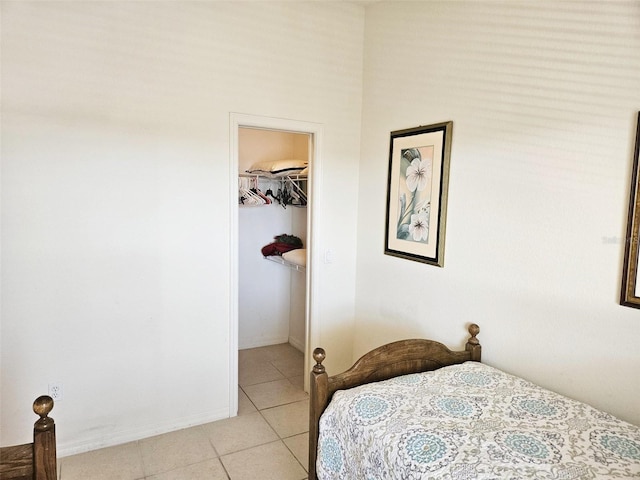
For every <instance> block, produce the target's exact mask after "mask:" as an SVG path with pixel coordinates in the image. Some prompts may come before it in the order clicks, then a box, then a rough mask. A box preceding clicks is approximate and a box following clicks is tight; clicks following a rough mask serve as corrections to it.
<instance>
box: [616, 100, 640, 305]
mask: <svg viewBox="0 0 640 480" xmlns="http://www.w3.org/2000/svg"><path fill="white" fill-rule="evenodd" d="M639 237H640V112H638V121H637V124H636V146H635V150H634V153H633V171H632V172H631V189H630V191H629V212H628V214H627V238H626V241H625V248H624V264H623V267H622V292H621V293H620V304H621V305H625V306H627V307H633V308H640V275H639V274H640V269H639V268H638V266H639V265H640V264H639V262H638V260H639V258H640V257H639V252H638V238H639Z"/></svg>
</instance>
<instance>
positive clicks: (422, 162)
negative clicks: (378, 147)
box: [396, 145, 434, 243]
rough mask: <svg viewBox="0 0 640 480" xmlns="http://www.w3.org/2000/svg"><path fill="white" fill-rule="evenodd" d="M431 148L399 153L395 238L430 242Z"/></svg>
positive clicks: (406, 150)
mask: <svg viewBox="0 0 640 480" xmlns="http://www.w3.org/2000/svg"><path fill="white" fill-rule="evenodd" d="M433 150H434V149H433V146H432V145H431V146H424V147H415V148H407V149H403V150H402V151H401V155H400V175H399V178H398V182H399V185H398V223H397V226H396V227H397V233H396V238H398V239H399V240H408V241H411V242H418V243H428V242H429V218H430V212H431V191H432V188H431V181H432V178H433Z"/></svg>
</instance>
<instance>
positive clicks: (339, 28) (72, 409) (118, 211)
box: [1, 1, 364, 456]
mask: <svg viewBox="0 0 640 480" xmlns="http://www.w3.org/2000/svg"><path fill="white" fill-rule="evenodd" d="M1 8H2V12H1V13H2V25H1V26H2V300H3V303H2V345H1V348H2V358H1V360H2V376H1V391H2V405H1V411H2V414H1V415H2V416H1V422H2V439H1V442H2V444H3V445H4V444H15V443H22V442H28V441H29V438H30V431H31V425H32V424H33V421H34V415H33V413H32V412H31V411H30V405H31V402H32V401H33V399H34V398H35V397H36V396H38V395H39V394H42V393H44V392H46V390H47V384H48V382H50V381H58V382H62V383H63V385H64V400H63V401H61V402H59V403H58V404H57V405H56V407H55V409H54V412H53V417H54V418H55V419H56V422H57V423H58V438H59V446H58V448H59V454H60V455H63V456H64V455H67V454H70V453H74V452H79V451H82V450H86V449H92V448H97V447H100V446H104V445H110V444H115V443H119V442H123V441H127V440H131V439H136V438H140V437H142V436H146V435H150V434H153V433H159V432H163V431H168V430H172V429H176V428H180V427H184V426H188V425H191V424H195V423H200V422H204V421H208V420H212V419H216V418H221V417H224V416H226V415H228V414H229V397H230V392H229V378H228V377H229V361H228V359H229V343H230V337H229V329H230V320H229V317H230V313H229V309H230V302H229V298H230V288H229V276H230V265H231V263H230V262H231V261H232V259H231V258H230V256H229V251H230V235H231V232H230V228H229V225H230V223H229V222H230V212H231V203H230V202H231V201H232V199H233V201H235V198H236V195H237V192H235V191H234V192H232V191H230V188H229V187H230V178H231V176H234V177H235V175H236V172H235V171H233V172H232V171H231V170H230V159H229V155H230V145H229V128H230V112H243V113H250V114H255V115H265V116H271V117H279V118H290V119H296V120H304V121H309V122H316V123H320V124H323V139H324V140H323V145H322V152H323V157H322V159H321V162H322V166H321V167H322V168H321V170H319V172H321V175H322V178H321V183H322V184H323V185H324V187H325V188H330V189H331V190H332V192H333V193H332V195H326V196H324V197H321V205H319V208H320V215H319V216H318V219H319V222H318V225H317V227H318V229H319V234H318V235H319V238H320V242H319V243H320V245H318V248H319V249H323V248H333V249H334V250H335V251H336V252H337V253H338V254H339V256H340V257H341V261H340V262H339V263H337V262H336V263H334V264H331V265H319V266H318V281H319V286H318V287H319V289H318V291H319V292H320V293H321V298H320V299H319V318H316V319H315V321H317V322H318V323H317V324H318V325H320V337H321V338H322V340H323V341H326V342H332V344H333V345H335V350H336V353H337V354H336V355H335V356H334V358H333V359H332V361H333V362H334V364H335V365H337V366H343V365H346V363H347V361H348V360H350V357H351V347H352V339H351V337H350V336H349V335H344V332H345V331H346V332H350V331H351V322H352V319H353V311H354V294H353V288H354V287H353V286H354V280H355V260H354V259H355V229H354V228H353V227H354V225H355V223H356V209H355V204H356V201H357V195H356V191H355V189H354V188H353V185H352V182H353V179H355V178H357V175H358V160H359V136H360V123H361V122H360V115H361V98H362V95H361V93H362V48H363V46H362V41H363V28H364V23H363V21H364V10H363V8H362V7H358V6H353V5H348V4H335V3H331V4H322V3H316V2H313V3H301V4H298V3H296V4H293V3H289V2H283V3H275V2H269V3H263V2H179V3H175V2H120V1H108V2H22V1H19V2H5V1H3V2H2V4H1ZM333 339H335V341H333Z"/></svg>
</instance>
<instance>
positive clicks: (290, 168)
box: [247, 159, 309, 176]
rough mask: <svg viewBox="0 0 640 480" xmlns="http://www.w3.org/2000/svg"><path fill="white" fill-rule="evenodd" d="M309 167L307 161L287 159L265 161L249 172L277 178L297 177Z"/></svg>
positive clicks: (255, 165)
mask: <svg viewBox="0 0 640 480" xmlns="http://www.w3.org/2000/svg"><path fill="white" fill-rule="evenodd" d="M308 165H309V162H308V161H307V160H297V159H287V160H264V161H262V162H256V163H254V164H253V165H251V167H250V168H249V169H247V172H249V173H258V174H265V173H266V174H271V175H275V176H283V175H295V174H296V173H299V172H300V171H301V170H303V169H305V168H306V167H307V166H308Z"/></svg>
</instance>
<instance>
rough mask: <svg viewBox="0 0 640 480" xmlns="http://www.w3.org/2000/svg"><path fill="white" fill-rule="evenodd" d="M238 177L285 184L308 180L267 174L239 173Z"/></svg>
mask: <svg viewBox="0 0 640 480" xmlns="http://www.w3.org/2000/svg"><path fill="white" fill-rule="evenodd" d="M238 176H239V177H245V178H257V179H260V178H264V179H265V180H279V181H283V182H286V181H287V180H290V181H293V182H295V181H305V180H308V177H307V175H297V174H296V175H271V174H268V173H239V174H238Z"/></svg>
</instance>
